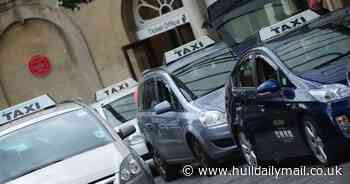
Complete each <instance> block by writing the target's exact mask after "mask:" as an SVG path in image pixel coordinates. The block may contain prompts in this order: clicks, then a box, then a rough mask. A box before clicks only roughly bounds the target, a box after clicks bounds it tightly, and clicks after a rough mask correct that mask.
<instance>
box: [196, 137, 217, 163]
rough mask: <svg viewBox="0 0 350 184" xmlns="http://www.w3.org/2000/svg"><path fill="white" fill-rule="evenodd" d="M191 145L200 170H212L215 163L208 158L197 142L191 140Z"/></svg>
mask: <svg viewBox="0 0 350 184" xmlns="http://www.w3.org/2000/svg"><path fill="white" fill-rule="evenodd" d="M191 145H192V151H193V155H194V157H195V159H196V161H197V162H198V163H199V165H200V166H201V167H202V168H214V167H215V166H216V161H215V160H213V159H211V158H210V157H209V155H208V154H207V153H206V152H205V150H204V149H203V147H202V145H201V144H200V143H199V141H197V140H195V139H193V140H192V143H191Z"/></svg>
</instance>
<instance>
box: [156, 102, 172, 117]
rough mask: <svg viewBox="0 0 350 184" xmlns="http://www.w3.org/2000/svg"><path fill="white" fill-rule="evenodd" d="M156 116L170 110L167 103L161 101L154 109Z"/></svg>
mask: <svg viewBox="0 0 350 184" xmlns="http://www.w3.org/2000/svg"><path fill="white" fill-rule="evenodd" d="M154 110H155V112H156V114H164V113H166V112H169V111H171V110H172V107H171V105H170V103H169V102H168V101H163V102H161V103H159V104H158V105H156V106H155V107H154Z"/></svg>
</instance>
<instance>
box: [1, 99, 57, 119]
mask: <svg viewBox="0 0 350 184" xmlns="http://www.w3.org/2000/svg"><path fill="white" fill-rule="evenodd" d="M55 104H56V103H55V101H54V100H53V99H51V98H50V97H49V96H47V95H43V96H39V97H36V98H33V99H31V100H28V101H26V102H23V103H20V104H18V105H15V106H12V107H9V108H7V109H4V110H2V111H0V125H3V124H5V123H7V122H10V121H13V120H16V119H19V118H21V117H23V116H26V115H29V114H33V113H35V112H37V111H40V110H42V109H45V108H47V107H51V106H54V105H55Z"/></svg>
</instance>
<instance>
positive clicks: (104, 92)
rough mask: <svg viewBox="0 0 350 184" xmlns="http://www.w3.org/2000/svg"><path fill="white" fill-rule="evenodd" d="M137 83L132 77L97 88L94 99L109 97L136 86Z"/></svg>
mask: <svg viewBox="0 0 350 184" xmlns="http://www.w3.org/2000/svg"><path fill="white" fill-rule="evenodd" d="M137 85H138V83H137V82H136V81H135V80H134V79H131V78H130V79H126V80H123V81H121V82H119V83H116V84H113V85H111V86H109V87H107V88H104V89H101V90H98V91H97V92H96V94H95V96H96V101H100V100H102V99H104V98H106V97H109V96H111V95H116V94H119V93H121V92H122V91H125V90H127V89H130V88H133V87H135V86H137Z"/></svg>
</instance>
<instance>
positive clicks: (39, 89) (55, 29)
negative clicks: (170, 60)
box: [0, 0, 348, 109]
mask: <svg viewBox="0 0 350 184" xmlns="http://www.w3.org/2000/svg"><path fill="white" fill-rule="evenodd" d="M216 1H217V0H94V1H93V2H92V3H90V4H87V5H82V7H81V9H80V10H79V11H76V12H73V11H70V10H66V9H63V8H58V7H57V6H56V3H57V0H0V108H1V109H2V108H4V107H7V106H10V105H14V104H17V103H19V102H22V101H25V100H28V99H30V98H33V97H35V96H39V95H42V94H49V95H51V96H52V97H53V98H55V99H56V100H57V101H62V100H66V99H71V98H75V97H81V98H82V99H83V100H84V101H86V102H92V101H93V100H94V98H95V97H94V93H95V91H97V90H98V89H101V88H104V87H106V86H109V85H111V84H114V83H117V82H118V81H121V80H124V79H126V78H131V77H132V78H135V79H139V78H140V77H141V75H142V71H144V70H146V69H149V68H152V67H156V66H159V65H161V64H162V63H163V53H164V52H165V51H168V50H171V49H173V48H175V47H178V46H180V45H182V44H185V43H187V42H189V41H192V40H194V39H197V38H200V37H202V36H204V35H206V34H207V30H206V29H205V28H204V27H205V26H204V25H205V22H206V21H207V14H206V11H207V7H206V5H208V4H212V3H214V2H216ZM327 1H329V3H328V4H329V6H332V8H338V6H339V3H338V4H337V3H336V1H339V2H340V1H342V2H348V0H327ZM330 1H332V2H330ZM342 4H346V3H342ZM38 58H39V60H38Z"/></svg>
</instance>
